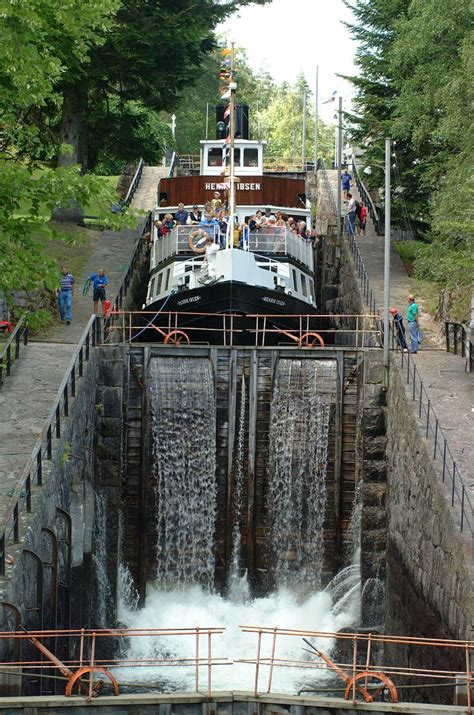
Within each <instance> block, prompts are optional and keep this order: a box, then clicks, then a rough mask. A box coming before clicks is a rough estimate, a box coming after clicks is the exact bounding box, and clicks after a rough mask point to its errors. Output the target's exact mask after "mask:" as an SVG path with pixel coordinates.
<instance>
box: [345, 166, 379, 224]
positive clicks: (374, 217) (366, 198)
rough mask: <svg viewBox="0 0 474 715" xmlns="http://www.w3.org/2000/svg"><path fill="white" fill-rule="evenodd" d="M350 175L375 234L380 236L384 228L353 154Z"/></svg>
mask: <svg viewBox="0 0 474 715" xmlns="http://www.w3.org/2000/svg"><path fill="white" fill-rule="evenodd" d="M352 173H353V174H354V178H355V182H356V185H357V188H358V189H359V193H360V195H361V196H362V199H363V201H364V202H365V205H366V206H367V207H368V209H369V215H370V218H371V219H372V221H373V224H374V227H375V232H376V233H377V236H382V235H383V231H384V227H383V225H382V223H383V222H382V220H381V218H380V216H379V214H378V211H377V209H376V208H375V204H374V202H373V200H372V197H371V195H370V193H369V191H368V189H367V187H366V185H365V184H364V182H363V181H362V177H361V175H360V173H359V170H358V168H357V159H356V157H355V155H354V154H353V155H352Z"/></svg>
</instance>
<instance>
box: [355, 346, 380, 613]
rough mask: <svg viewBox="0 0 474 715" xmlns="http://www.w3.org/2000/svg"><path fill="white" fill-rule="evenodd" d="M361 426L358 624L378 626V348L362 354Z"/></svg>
mask: <svg viewBox="0 0 474 715" xmlns="http://www.w3.org/2000/svg"><path fill="white" fill-rule="evenodd" d="M363 400H364V403H363V413H362V425H361V442H362V444H361V452H362V453H361V455H360V461H361V478H362V482H361V484H360V488H359V489H360V492H359V493H360V500H361V506H362V509H361V579H362V625H363V626H367V627H382V626H383V620H384V591H385V577H386V546H387V519H386V497H387V459H386V443H387V434H386V432H387V424H386V420H387V408H386V391H385V387H384V366H383V355H382V351H381V350H380V351H370V352H369V351H368V352H367V353H366V354H365V357H364V398H363Z"/></svg>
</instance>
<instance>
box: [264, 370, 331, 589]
mask: <svg viewBox="0 0 474 715" xmlns="http://www.w3.org/2000/svg"><path fill="white" fill-rule="evenodd" d="M335 392H336V364H335V362H334V361H333V360H280V361H279V363H278V366H277V372H276V379H275V386H274V392H273V400H272V406H271V422H270V446H269V453H270V459H269V465H268V469H269V484H270V512H271V551H272V555H273V572H274V579H275V583H276V584H278V585H279V586H287V587H290V588H293V589H295V590H298V591H299V592H301V593H303V594H306V595H307V594H310V593H314V592H315V591H316V590H317V589H318V588H320V586H321V573H322V569H323V558H324V539H323V525H324V518H325V507H326V470H327V458H328V434H329V418H330V412H331V404H332V403H333V402H334V396H335Z"/></svg>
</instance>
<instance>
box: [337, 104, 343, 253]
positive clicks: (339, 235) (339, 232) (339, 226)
mask: <svg viewBox="0 0 474 715" xmlns="http://www.w3.org/2000/svg"><path fill="white" fill-rule="evenodd" d="M338 116H339V120H338V124H337V158H336V169H337V216H336V232H337V240H338V241H340V240H341V238H342V218H341V213H342V186H341V170H342V97H339V107H338Z"/></svg>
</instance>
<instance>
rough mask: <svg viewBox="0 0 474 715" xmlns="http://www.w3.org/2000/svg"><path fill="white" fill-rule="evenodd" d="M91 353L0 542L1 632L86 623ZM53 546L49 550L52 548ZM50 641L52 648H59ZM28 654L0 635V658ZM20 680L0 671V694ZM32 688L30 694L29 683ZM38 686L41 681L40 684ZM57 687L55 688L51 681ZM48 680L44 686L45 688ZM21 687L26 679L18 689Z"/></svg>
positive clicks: (90, 518)
mask: <svg viewBox="0 0 474 715" xmlns="http://www.w3.org/2000/svg"><path fill="white" fill-rule="evenodd" d="M97 357H98V356H97V353H96V351H91V356H90V361H89V362H88V363H86V364H85V369H84V376H83V378H82V379H81V381H80V383H79V385H78V391H77V396H76V398H75V399H74V400H73V401H71V403H70V413H69V414H70V416H69V418H68V420H67V421H66V422H65V423H64V424H63V431H62V435H61V438H60V440H57V441H55V443H54V451H53V460H52V462H48V461H46V460H44V461H43V486H42V487H37V486H35V487H33V495H32V510H31V513H27V512H26V511H22V512H21V515H20V521H21V528H20V536H21V540H20V543H19V544H10V543H8V545H7V553H8V554H9V555H10V556H11V557H12V558H13V559H14V564H13V565H10V566H8V567H7V573H6V576H5V577H3V578H1V579H0V601H1V602H2V603H3V604H5V603H6V604H12V606H13V607H14V608H17V609H18V611H19V614H18V618H17V617H16V616H15V610H14V608H13V609H12V608H11V607H10V606H8V605H7V606H4V607H3V609H1V610H0V614H1V615H2V620H3V624H2V630H5V631H8V630H14V629H15V628H17V627H18V625H19V623H21V624H22V625H23V626H24V627H25V628H27V629H42V628H44V629H50V628H53V629H54V628H70V627H71V628H78V627H82V626H85V627H87V625H88V623H89V612H90V602H89V597H90V590H89V588H88V584H89V583H90V580H91V567H92V532H93V521H94V498H93V475H94V451H95V435H96V418H97V413H96V409H95V404H96V384H97V366H98V360H97ZM56 550H57V552H56ZM62 647H63V646H62V645H61V644H58V651H57V652H58V654H59V656H60V657H61V655H64V656H65V657H66V656H67V653H64V652H62ZM20 653H21V656H22V657H23V658H24V659H26V660H28V659H29V657H28V656H31V659H35V660H36V659H37V657H38V652H37V651H36V649H34V648H33V646H30V645H29V644H28V643H26V642H23V644H22V646H21V651H20V648H19V642H17V644H16V645H15V644H14V643H13V642H12V641H10V640H0V659H7V658H11V657H12V656H13V655H14V654H16V655H17V656H19V655H20ZM20 687H21V679H17V680H16V681H15V679H11V678H8V676H5V675H0V695H1V694H7V693H12V692H15V693H19V692H20ZM35 687H36V692H38V691H37V687H38V686H35ZM45 687H46V686H45ZM58 687H59V688H60V686H58ZM51 688H52V689H53V690H54V686H52V685H51V684H49V685H48V686H47V689H46V690H45V692H52V690H51ZM23 692H29V686H28V682H25V683H24V691H23Z"/></svg>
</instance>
